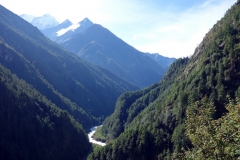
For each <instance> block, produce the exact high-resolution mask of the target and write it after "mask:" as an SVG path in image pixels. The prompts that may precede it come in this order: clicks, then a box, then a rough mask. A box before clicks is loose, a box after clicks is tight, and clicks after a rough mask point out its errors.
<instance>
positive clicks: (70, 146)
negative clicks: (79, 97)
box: [0, 64, 91, 160]
mask: <svg viewBox="0 0 240 160" xmlns="http://www.w3.org/2000/svg"><path fill="white" fill-rule="evenodd" d="M0 130H1V132H0V155H1V159H8V160H15V159H25V160H32V159H36V160H37V159H39V160H41V159H46V160H50V159H83V158H84V157H85V156H86V153H87V152H89V151H90V149H91V145H90V144H89V142H88V137H87V135H86V134H85V132H84V131H83V128H82V126H81V125H80V124H79V123H78V122H77V121H76V120H74V119H73V118H72V117H71V116H70V115H69V114H68V113H67V112H66V111H63V110H61V109H59V108H58V107H57V106H56V105H55V104H53V103H52V102H51V101H49V100H48V99H47V98H46V97H45V96H43V95H42V94H40V93H39V92H38V91H37V90H35V88H34V87H33V86H31V85H29V84H27V83H26V82H25V81H24V80H20V79H19V78H18V77H17V76H16V75H13V74H11V72H10V71H9V70H8V69H6V68H5V67H3V66H2V65H1V64H0Z"/></svg>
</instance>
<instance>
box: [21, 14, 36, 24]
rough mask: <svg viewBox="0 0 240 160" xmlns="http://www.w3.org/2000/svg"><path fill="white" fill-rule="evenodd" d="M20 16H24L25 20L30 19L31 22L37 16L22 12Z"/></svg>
mask: <svg viewBox="0 0 240 160" xmlns="http://www.w3.org/2000/svg"><path fill="white" fill-rule="evenodd" d="M20 17H22V18H23V19H24V20H26V21H28V22H29V23H31V22H32V20H33V19H34V18H36V17H35V16H32V15H27V14H22V15H20Z"/></svg>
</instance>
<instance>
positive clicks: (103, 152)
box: [89, 1, 240, 159]
mask: <svg viewBox="0 0 240 160" xmlns="http://www.w3.org/2000/svg"><path fill="white" fill-rule="evenodd" d="M239 15H240V3H239V1H238V2H237V3H236V4H235V5H234V6H233V7H232V8H231V9H230V10H228V11H227V13H226V14H225V16H224V17H223V18H222V19H221V20H220V21H218V22H217V23H216V24H215V25H214V26H213V28H212V29H211V30H210V31H209V32H208V33H207V34H206V36H205V38H204V39H203V41H202V43H201V44H200V45H199V46H198V47H197V48H196V50H195V52H194V54H193V56H191V57H190V58H183V59H178V60H177V61H176V62H174V63H173V64H172V65H171V67H170V68H169V70H168V72H167V74H166V75H165V76H164V78H163V79H162V80H161V82H159V83H158V84H156V85H155V86H151V87H149V88H148V89H149V91H148V89H145V90H142V91H138V92H130V93H128V94H123V95H122V96H121V97H124V96H125V98H119V99H118V101H117V105H116V110H115V111H114V113H113V114H112V115H111V116H109V118H107V119H106V120H105V121H104V125H103V127H102V134H103V135H105V136H107V137H109V139H110V140H111V138H115V137H117V136H118V135H119V136H118V138H116V139H115V140H113V141H112V142H110V143H109V144H108V145H107V146H106V147H103V148H96V149H95V151H94V152H93V153H92V154H91V155H90V156H89V159H172V158H173V159H174V158H176V156H177V153H179V152H181V151H182V148H185V149H187V148H191V147H192V145H191V143H190V141H189V140H188V138H187V137H186V135H185V125H186V124H185V120H186V108H187V107H188V106H189V107H188V108H189V110H191V109H193V108H192V107H193V106H194V105H193V104H194V103H195V102H197V101H202V99H204V101H205V102H206V103H205V104H204V106H208V105H209V106H210V103H212V105H214V106H216V108H215V112H213V113H212V114H211V115H210V116H211V118H213V119H218V118H219V117H222V115H224V113H226V108H225V105H226V104H227V103H228V98H227V95H229V97H230V99H234V98H236V97H240V94H239V93H240V87H239V86H240V50H239V42H240V39H239V37H240V28H239V25H240V18H239ZM146 92H147V93H146ZM141 93H142V94H143V96H141V97H139V95H141ZM145 93H146V94H145ZM150 97H156V98H153V99H151V98H150ZM200 105H202V103H201V102H199V106H200ZM199 106H197V107H199ZM136 111H137V112H138V114H137V113H136ZM119 113H123V114H119ZM195 114H196V112H195ZM233 121H234V120H233ZM196 122H197V121H196ZM193 123H194V119H193ZM209 123H210V122H209ZM216 123H217V122H216ZM238 123H239V121H238ZM196 124H197V123H196ZM187 125H188V124H187ZM223 125H224V124H223ZM238 126H239V124H238ZM195 127H198V126H195ZM206 127H207V126H206ZM115 128H117V129H119V130H115ZM223 128H224V126H223ZM212 129H213V127H212ZM238 133H239V132H236V133H235V134H238ZM192 134H194V133H192ZM196 138H197V137H195V139H196ZM236 142H239V141H236ZM224 143H225V142H224ZM219 145H220V144H219ZM239 145H240V144H237V145H236V146H239ZM204 147H205V146H204ZM210 147H216V146H210ZM234 148H235V150H234V151H231V150H230V149H229V150H227V148H226V150H225V152H229V153H228V154H229V155H230V154H231V156H232V157H235V158H237V157H236V156H237V154H235V152H237V150H236V149H237V147H234ZM196 149H199V148H196ZM211 149H212V148H211ZM238 151H239V147H238ZM199 152H201V151H200V150H198V153H199ZM230 152H231V153H230ZM232 153H234V154H232ZM203 154H204V153H203ZM214 154H215V157H218V155H219V157H220V154H221V153H220V151H219V150H216V153H214ZM224 154H225V153H224ZM238 155H239V152H238Z"/></svg>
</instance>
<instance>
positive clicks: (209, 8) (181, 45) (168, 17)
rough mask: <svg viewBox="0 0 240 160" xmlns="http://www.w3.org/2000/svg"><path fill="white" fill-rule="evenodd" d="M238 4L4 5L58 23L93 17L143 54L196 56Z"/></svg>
mask: <svg viewBox="0 0 240 160" xmlns="http://www.w3.org/2000/svg"><path fill="white" fill-rule="evenodd" d="M236 1H237V0H171V1H169V0H147V1H146V0H84V1H83V0H0V4H1V5H3V6H5V7H6V8H8V9H9V10H11V11H13V12H14V13H16V14H18V15H21V14H29V15H34V16H41V15H43V14H46V13H48V14H51V15H52V16H54V17H55V18H56V19H57V20H58V21H59V22H62V21H64V20H65V19H69V20H70V21H72V22H73V23H77V22H79V21H81V20H82V19H84V18H85V17H88V18H89V19H90V20H91V21H93V22H94V23H98V24H101V25H102V26H103V27H106V28H107V29H109V30H110V31H111V32H113V33H114V34H115V35H117V36H118V37H119V38H121V39H123V40H124V41H125V42H127V43H128V44H130V45H132V46H133V47H135V48H136V49H138V50H140V51H143V52H150V53H159V54H161V55H163V56H168V57H176V58H179V57H186V56H190V55H191V54H193V52H194V49H195V48H196V46H197V45H198V44H199V43H200V42H201V41H202V39H203V37H204V35H205V34H206V33H207V32H208V31H209V29H210V28H211V27H212V26H213V25H214V24H215V23H216V22H217V21H218V20H220V19H221V18H222V17H223V16H224V14H225V13H226V11H227V10H228V9H229V8H230V7H231V6H232V5H233V4H234V3H235V2H236Z"/></svg>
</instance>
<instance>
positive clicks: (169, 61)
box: [145, 53, 176, 70]
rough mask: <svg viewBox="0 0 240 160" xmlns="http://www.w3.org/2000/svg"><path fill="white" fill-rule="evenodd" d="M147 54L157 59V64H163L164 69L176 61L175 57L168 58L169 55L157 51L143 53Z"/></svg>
mask: <svg viewBox="0 0 240 160" xmlns="http://www.w3.org/2000/svg"><path fill="white" fill-rule="evenodd" d="M145 54H147V56H149V57H150V58H152V59H153V60H155V61H157V62H158V64H160V65H161V66H163V67H164V68H166V70H167V69H168V68H169V67H170V65H171V64H172V63H173V62H174V61H176V58H169V57H164V56H162V55H160V54H158V53H154V54H152V53H145Z"/></svg>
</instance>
